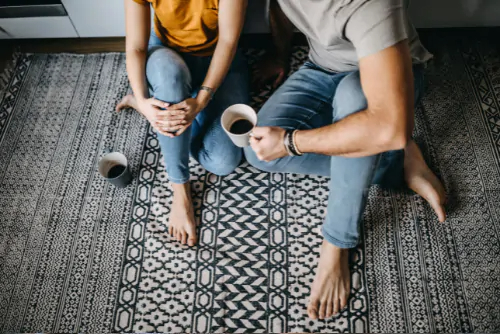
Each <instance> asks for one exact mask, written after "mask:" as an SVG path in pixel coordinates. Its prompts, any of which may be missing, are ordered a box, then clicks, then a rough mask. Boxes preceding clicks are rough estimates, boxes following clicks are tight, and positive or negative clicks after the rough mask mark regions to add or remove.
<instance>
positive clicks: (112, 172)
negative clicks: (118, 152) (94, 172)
mask: <svg viewBox="0 0 500 334" xmlns="http://www.w3.org/2000/svg"><path fill="white" fill-rule="evenodd" d="M125 168H126V167H125V166H122V165H115V166H113V167H111V168H110V169H109V171H108V178H109V179H114V178H115V177H118V176H120V175H122V173H123V171H124V170H125Z"/></svg>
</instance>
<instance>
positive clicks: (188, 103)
mask: <svg viewBox="0 0 500 334" xmlns="http://www.w3.org/2000/svg"><path fill="white" fill-rule="evenodd" d="M206 104H207V103H206V102H205V101H204V100H202V99H198V98H188V99H186V100H184V101H182V102H180V103H177V104H174V105H171V106H168V107H167V108H166V110H161V111H160V112H159V113H158V116H157V118H156V126H157V127H158V128H160V129H161V130H162V131H166V132H170V134H169V137H176V136H180V135H181V134H182V133H183V132H184V131H186V129H187V128H188V127H189V126H190V125H191V123H193V120H194V119H195V117H196V115H198V113H199V112H200V111H202V110H203V108H205V107H206Z"/></svg>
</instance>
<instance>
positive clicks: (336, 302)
mask: <svg viewBox="0 0 500 334" xmlns="http://www.w3.org/2000/svg"><path fill="white" fill-rule="evenodd" d="M339 302H340V301H339V299H338V298H335V299H334V300H333V314H338V313H339V311H340V308H339V304H340V303H339Z"/></svg>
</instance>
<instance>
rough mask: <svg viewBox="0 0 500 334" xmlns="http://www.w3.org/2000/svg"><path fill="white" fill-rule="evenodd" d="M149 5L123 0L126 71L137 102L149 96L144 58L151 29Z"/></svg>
mask: <svg viewBox="0 0 500 334" xmlns="http://www.w3.org/2000/svg"><path fill="white" fill-rule="evenodd" d="M150 15H151V12H150V6H149V4H147V5H140V4H138V3H137V2H134V1H133V0H125V26H126V36H127V38H126V55H127V73H128V78H129V81H130V85H131V86H132V90H133V91H134V96H135V98H136V99H137V102H139V101H140V100H145V99H147V98H148V97H149V94H148V88H147V84H146V58H147V52H148V39H149V34H150V31H151V16H150Z"/></svg>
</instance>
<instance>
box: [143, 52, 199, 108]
mask: <svg viewBox="0 0 500 334" xmlns="http://www.w3.org/2000/svg"><path fill="white" fill-rule="evenodd" d="M146 76H147V79H148V83H149V85H150V87H151V90H152V92H153V95H154V97H155V98H157V99H159V100H162V101H165V102H170V103H177V102H180V101H183V100H184V99H186V98H187V97H188V96H189V95H190V92H191V73H190V71H189V68H188V67H187V65H186V63H185V62H184V60H183V59H182V58H181V56H179V55H178V54H177V53H175V51H173V50H170V49H167V48H164V47H162V48H157V49H154V50H153V51H151V53H150V55H149V57H148V60H147V63H146Z"/></svg>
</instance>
